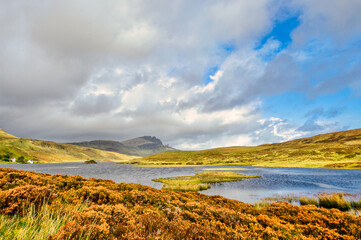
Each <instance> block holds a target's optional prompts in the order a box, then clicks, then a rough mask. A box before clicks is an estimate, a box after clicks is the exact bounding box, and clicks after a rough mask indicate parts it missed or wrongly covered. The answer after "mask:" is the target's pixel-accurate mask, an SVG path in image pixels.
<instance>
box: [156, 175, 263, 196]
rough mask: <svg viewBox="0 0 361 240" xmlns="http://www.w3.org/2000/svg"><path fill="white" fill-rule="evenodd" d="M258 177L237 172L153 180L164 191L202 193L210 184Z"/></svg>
mask: <svg viewBox="0 0 361 240" xmlns="http://www.w3.org/2000/svg"><path fill="white" fill-rule="evenodd" d="M255 177H258V176H251V175H243V174H239V173H235V172H202V173H197V174H196V175H194V176H180V177H168V178H158V179H153V181H155V182H161V183H163V187H162V189H168V190H180V191H194V192H197V191H201V190H206V189H208V188H210V187H211V185H210V183H221V182H234V181H240V180H242V179H245V178H255Z"/></svg>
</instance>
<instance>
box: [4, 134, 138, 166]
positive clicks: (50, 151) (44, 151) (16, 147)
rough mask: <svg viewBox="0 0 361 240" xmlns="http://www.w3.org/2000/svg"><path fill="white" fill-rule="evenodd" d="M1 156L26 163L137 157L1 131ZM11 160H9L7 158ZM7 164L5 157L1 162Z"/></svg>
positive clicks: (120, 159)
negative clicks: (21, 159)
mask: <svg viewBox="0 0 361 240" xmlns="http://www.w3.org/2000/svg"><path fill="white" fill-rule="evenodd" d="M0 155H1V156H8V155H9V157H11V158H16V159H18V158H20V157H23V158H24V159H25V161H27V160H36V161H39V162H43V163H46V162H67V161H83V160H91V159H95V160H107V161H125V160H130V159H134V158H137V157H134V156H129V155H124V154H120V153H115V152H108V151H102V150H98V149H93V148H86V147H80V146H74V145H70V144H62V143H55V142H50V141H41V140H35V139H24V138H17V137H15V136H12V135H10V134H8V133H6V132H5V131H3V130H1V129H0ZM7 159H9V158H7ZM1 160H3V162H6V161H5V159H4V157H2V159H0V161H1Z"/></svg>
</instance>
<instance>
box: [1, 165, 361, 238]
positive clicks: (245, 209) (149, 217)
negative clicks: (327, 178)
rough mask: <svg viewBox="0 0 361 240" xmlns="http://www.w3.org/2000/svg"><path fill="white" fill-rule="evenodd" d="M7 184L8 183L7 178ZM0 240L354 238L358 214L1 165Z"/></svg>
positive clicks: (359, 232)
mask: <svg viewBox="0 0 361 240" xmlns="http://www.w3.org/2000/svg"><path fill="white" fill-rule="evenodd" d="M9 182H10V183H9ZM0 238H1V239H52V240H56V239H57V240H61V239H90V240H93V239H94V240H95V239H210V240H212V239H350V240H351V239H360V238H361V220H360V218H359V217H356V216H354V215H351V214H349V213H345V212H341V211H339V210H338V209H330V210H329V209H325V208H317V207H316V206H313V205H307V206H300V207H299V206H294V205H292V204H290V203H286V202H277V203H272V204H271V205H269V206H266V207H264V208H255V207H254V206H253V205H250V204H246V203H243V202H240V201H235V200H229V199H226V198H223V197H221V196H207V195H204V194H199V193H186V192H179V191H167V190H157V189H154V188H151V187H147V186H142V185H138V184H132V183H115V182H113V181H110V180H102V179H85V178H82V177H80V176H63V175H55V176H51V175H49V174H40V173H32V172H26V171H17V170H13V169H0Z"/></svg>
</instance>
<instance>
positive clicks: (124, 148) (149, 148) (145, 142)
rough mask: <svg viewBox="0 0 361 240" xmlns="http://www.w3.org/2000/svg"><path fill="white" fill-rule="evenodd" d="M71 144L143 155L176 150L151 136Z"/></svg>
mask: <svg viewBox="0 0 361 240" xmlns="http://www.w3.org/2000/svg"><path fill="white" fill-rule="evenodd" d="M70 144H73V145H77V146H83V147H89V148H95V149H101V150H106V151H111V152H117V153H122V154H129V155H136V156H143V157H144V156H149V155H152V154H157V153H163V152H169V151H175V150H176V149H174V148H172V147H169V146H167V145H163V143H162V141H161V140H159V139H158V138H156V137H151V136H143V137H138V138H133V139H130V140H126V141H122V142H118V141H110V140H94V141H89V142H75V143H70Z"/></svg>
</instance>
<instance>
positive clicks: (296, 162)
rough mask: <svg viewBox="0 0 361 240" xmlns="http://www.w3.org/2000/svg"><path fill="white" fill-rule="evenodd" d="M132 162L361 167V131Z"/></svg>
mask: <svg viewBox="0 0 361 240" xmlns="http://www.w3.org/2000/svg"><path fill="white" fill-rule="evenodd" d="M133 163H136V164H159V165H169V164H177V165H178V164H182V165H252V166H265V167H325V168H361V129H354V130H349V131H342V132H334V133H328V134H322V135H318V136H314V137H310V138H303V139H297V140H293V141H288V142H283V143H275V144H265V145H260V146H256V147H226V148H216V149H209V150H203V151H174V152H167V153H161V154H157V155H153V156H148V157H145V158H142V159H138V160H136V161H133Z"/></svg>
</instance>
